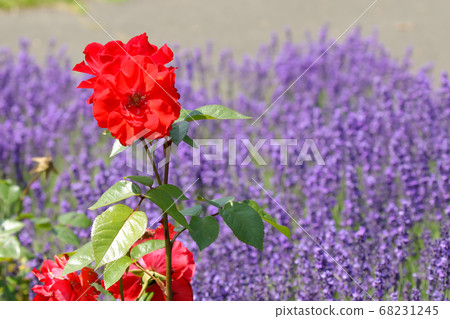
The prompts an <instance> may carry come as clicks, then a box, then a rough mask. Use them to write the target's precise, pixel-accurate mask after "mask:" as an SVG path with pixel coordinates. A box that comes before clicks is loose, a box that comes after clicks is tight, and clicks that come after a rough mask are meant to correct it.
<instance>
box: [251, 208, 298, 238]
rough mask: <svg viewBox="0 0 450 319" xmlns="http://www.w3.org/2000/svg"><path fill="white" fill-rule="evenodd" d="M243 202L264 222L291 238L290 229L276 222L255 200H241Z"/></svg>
mask: <svg viewBox="0 0 450 319" xmlns="http://www.w3.org/2000/svg"><path fill="white" fill-rule="evenodd" d="M243 203H244V204H246V205H248V206H250V207H251V208H253V209H254V210H255V211H256V212H257V213H258V214H259V216H261V218H262V219H263V220H264V221H265V222H267V223H268V224H270V225H272V226H273V227H274V228H275V229H276V230H278V231H279V232H280V233H282V234H283V235H284V236H286V237H287V238H288V239H291V231H290V229H289V228H287V227H286V226H283V225H280V224H278V222H277V220H276V219H275V218H273V217H272V216H270V215H269V214H268V213H267V212H266V211H265V210H264V209H262V208H261V206H259V205H258V203H257V202H255V201H254V200H245V201H243Z"/></svg>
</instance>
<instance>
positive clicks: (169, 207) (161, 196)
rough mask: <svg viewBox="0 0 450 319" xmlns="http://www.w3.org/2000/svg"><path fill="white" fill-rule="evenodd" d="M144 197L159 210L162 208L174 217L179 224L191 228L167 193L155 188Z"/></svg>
mask: <svg viewBox="0 0 450 319" xmlns="http://www.w3.org/2000/svg"><path fill="white" fill-rule="evenodd" d="M144 196H145V197H147V198H148V199H150V200H151V201H152V202H153V203H155V204H156V205H157V206H158V207H159V208H161V209H162V210H163V212H164V213H167V214H169V215H170V216H172V217H173V219H175V220H176V221H177V222H178V223H179V224H181V225H182V226H184V227H186V228H188V229H189V228H190V227H189V225H188V223H187V221H186V218H184V216H183V215H181V213H180V212H179V211H178V208H177V207H176V206H175V202H174V201H173V199H172V198H171V197H170V195H169V194H167V193H166V192H165V191H163V190H161V189H159V188H154V189H151V190H149V191H148V192H147V193H145V194H144Z"/></svg>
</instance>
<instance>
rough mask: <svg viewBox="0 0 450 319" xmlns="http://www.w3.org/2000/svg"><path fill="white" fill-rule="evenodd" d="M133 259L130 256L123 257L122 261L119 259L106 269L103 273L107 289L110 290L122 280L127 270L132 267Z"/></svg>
mask: <svg viewBox="0 0 450 319" xmlns="http://www.w3.org/2000/svg"><path fill="white" fill-rule="evenodd" d="M131 263H132V261H131V258H130V257H128V256H123V257H122V258H120V259H117V260H115V261H113V262H111V263H109V264H107V265H106V267H105V272H104V273H103V277H104V279H105V288H106V289H108V288H109V287H111V286H112V285H114V284H115V283H116V282H117V281H118V280H119V279H120V278H122V276H123V274H124V273H125V271H126V270H127V268H128V267H129V266H130V265H131Z"/></svg>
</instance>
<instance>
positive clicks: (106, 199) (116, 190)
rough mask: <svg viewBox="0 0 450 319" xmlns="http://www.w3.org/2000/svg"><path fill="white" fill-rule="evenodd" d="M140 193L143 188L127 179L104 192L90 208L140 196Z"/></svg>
mask: <svg viewBox="0 0 450 319" xmlns="http://www.w3.org/2000/svg"><path fill="white" fill-rule="evenodd" d="M140 194H141V188H140V187H139V186H138V185H136V184H135V183H133V182H130V181H125V180H124V181H119V182H117V183H115V184H114V185H113V186H111V187H110V188H109V189H108V190H107V191H106V192H105V193H103V195H102V196H101V197H100V198H99V200H98V201H97V202H96V203H95V204H94V205H92V206H91V207H89V209H90V210H94V209H97V208H99V207H103V206H108V205H111V204H114V203H117V202H120V201H121V200H124V199H127V198H130V197H132V196H139V195H140Z"/></svg>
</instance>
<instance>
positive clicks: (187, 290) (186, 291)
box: [108, 225, 195, 301]
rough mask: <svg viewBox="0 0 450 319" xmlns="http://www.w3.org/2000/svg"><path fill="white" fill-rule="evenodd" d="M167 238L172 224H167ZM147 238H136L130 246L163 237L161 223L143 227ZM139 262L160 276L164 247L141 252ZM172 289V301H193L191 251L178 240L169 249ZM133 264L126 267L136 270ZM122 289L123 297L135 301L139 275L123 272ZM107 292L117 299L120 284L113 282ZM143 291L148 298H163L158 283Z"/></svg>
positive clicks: (164, 270) (164, 261) (139, 283)
mask: <svg viewBox="0 0 450 319" xmlns="http://www.w3.org/2000/svg"><path fill="white" fill-rule="evenodd" d="M169 229H170V237H171V238H173V236H174V235H175V232H174V231H173V226H172V225H169ZM147 235H148V236H149V238H148V239H144V240H140V241H138V242H136V243H135V244H134V245H133V246H135V245H137V244H139V243H141V242H144V241H146V240H153V239H158V240H162V239H164V230H163V228H162V226H159V227H158V228H157V229H156V230H151V229H148V230H147ZM139 263H140V264H141V266H142V267H144V268H145V269H148V270H150V271H154V272H156V273H159V274H161V275H163V276H165V275H166V253H165V249H164V248H161V249H158V250H155V251H153V252H151V253H150V254H147V255H145V256H144V257H142V258H141V259H139ZM172 268H173V274H172V279H173V281H172V290H173V295H174V296H173V298H174V300H175V301H187V300H193V293H192V287H191V284H190V282H191V281H192V277H193V275H194V273H195V262H194V257H193V255H192V253H191V252H190V251H189V250H188V249H187V248H186V247H185V246H184V245H183V244H182V243H180V242H178V241H175V243H174V245H173V249H172ZM137 269H138V268H137V267H136V266H135V265H131V266H130V270H137ZM123 289H124V297H125V300H127V301H132V300H136V298H138V296H139V293H140V292H141V289H142V278H141V277H139V276H136V275H134V274H133V273H131V272H129V273H126V274H124V275H123ZM108 291H109V292H111V293H112V294H113V296H114V297H115V298H117V299H119V298H120V286H119V283H118V282H117V283H115V284H114V285H112V286H111V287H110V288H109V289H108ZM146 292H153V293H154V295H153V297H152V301H163V300H166V298H165V296H164V293H163V292H162V290H161V289H160V287H159V286H158V284H156V283H153V284H152V285H151V286H149V287H148V288H147V290H146Z"/></svg>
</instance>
